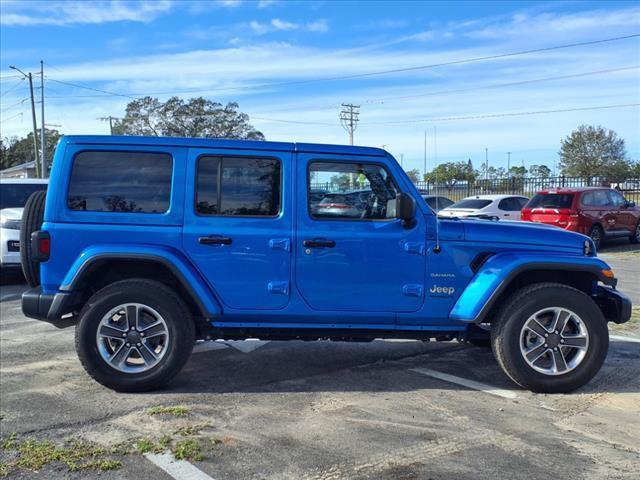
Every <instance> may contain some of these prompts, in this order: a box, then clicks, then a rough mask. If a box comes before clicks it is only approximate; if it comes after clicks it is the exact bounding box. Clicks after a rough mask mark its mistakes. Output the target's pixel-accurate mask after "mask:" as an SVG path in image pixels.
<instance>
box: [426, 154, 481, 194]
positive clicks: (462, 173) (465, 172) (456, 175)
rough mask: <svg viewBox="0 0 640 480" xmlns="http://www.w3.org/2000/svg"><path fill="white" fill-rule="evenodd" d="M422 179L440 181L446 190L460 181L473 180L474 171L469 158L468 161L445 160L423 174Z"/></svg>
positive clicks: (433, 181)
mask: <svg viewBox="0 0 640 480" xmlns="http://www.w3.org/2000/svg"><path fill="white" fill-rule="evenodd" d="M424 179H425V180H426V181H429V182H432V183H442V184H444V185H445V186H446V187H447V189H448V190H451V189H453V188H454V187H455V186H456V184H457V183H458V182H460V181H467V182H473V181H474V180H475V179H476V172H474V170H473V165H472V164H471V160H469V161H468V162H446V163H441V164H440V165H438V166H437V167H436V168H434V169H433V170H431V171H430V172H429V173H427V174H425V176H424Z"/></svg>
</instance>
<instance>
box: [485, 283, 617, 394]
mask: <svg viewBox="0 0 640 480" xmlns="http://www.w3.org/2000/svg"><path fill="white" fill-rule="evenodd" d="M491 343H492V347H493V352H494V354H495V356H496V359H497V360H498V363H499V364H500V366H501V367H502V369H503V370H504V371H505V373H506V374H507V375H508V376H509V377H510V378H511V379H512V380H513V381H514V382H516V383H517V384H519V385H520V386H522V387H524V388H527V389H529V390H532V391H534V392H542V393H560V392H570V391H572V390H575V389H576V388H579V387H581V386H583V385H585V384H586V383H587V382H589V380H591V379H592V378H593V377H594V376H595V375H596V373H598V371H599V370H600V367H602V364H603V362H604V360H605V357H606V356H607V350H608V347H609V332H608V330H607V324H606V320H605V319H604V316H603V315H602V312H601V311H600V309H599V308H598V306H597V305H596V304H595V302H594V301H593V300H592V299H591V298H590V297H589V296H588V295H586V294H585V293H583V292H581V291H579V290H576V289H574V288H572V287H569V286H567V285H562V284H555V283H540V284H535V285H530V286H527V287H524V288H522V289H521V290H519V291H518V292H516V293H515V294H514V295H513V296H511V298H510V299H509V300H507V302H506V303H505V305H504V306H503V308H502V309H501V311H500V313H499V314H498V316H497V318H496V321H495V323H494V325H493V327H492V330H491Z"/></svg>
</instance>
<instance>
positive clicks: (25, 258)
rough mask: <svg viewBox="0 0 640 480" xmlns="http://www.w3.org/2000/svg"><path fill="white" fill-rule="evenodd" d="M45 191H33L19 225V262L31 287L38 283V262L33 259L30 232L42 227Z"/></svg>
mask: <svg viewBox="0 0 640 480" xmlns="http://www.w3.org/2000/svg"><path fill="white" fill-rule="evenodd" d="M46 196H47V194H46V192H44V191H40V192H33V193H32V194H31V195H30V196H29V198H28V199H27V203H26V204H25V206H24V210H23V211H22V224H21V225H20V263H21V265H22V273H23V274H24V278H25V280H26V281H27V283H28V284H29V285H30V286H32V287H37V286H38V285H40V262H38V261H36V260H34V258H33V255H32V252H31V234H32V233H33V232H37V231H38V230H40V229H41V228H42V222H43V219H44V204H45V199H46Z"/></svg>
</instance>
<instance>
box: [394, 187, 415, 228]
mask: <svg viewBox="0 0 640 480" xmlns="http://www.w3.org/2000/svg"><path fill="white" fill-rule="evenodd" d="M396 218H399V219H400V220H402V223H403V225H404V226H405V227H407V228H409V227H412V226H413V224H414V222H415V219H416V201H415V199H414V198H413V197H412V196H411V195H409V194H407V193H399V194H398V195H397V196H396Z"/></svg>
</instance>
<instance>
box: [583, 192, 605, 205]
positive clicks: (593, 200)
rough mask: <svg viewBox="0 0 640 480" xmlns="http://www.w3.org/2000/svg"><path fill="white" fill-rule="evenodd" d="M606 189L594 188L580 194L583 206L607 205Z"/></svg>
mask: <svg viewBox="0 0 640 480" xmlns="http://www.w3.org/2000/svg"><path fill="white" fill-rule="evenodd" d="M607 193H608V192H607V191H606V190H596V191H593V192H587V193H585V194H583V195H582V205H584V206H585V207H606V206H609V204H610V201H609V196H608V195H607Z"/></svg>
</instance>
